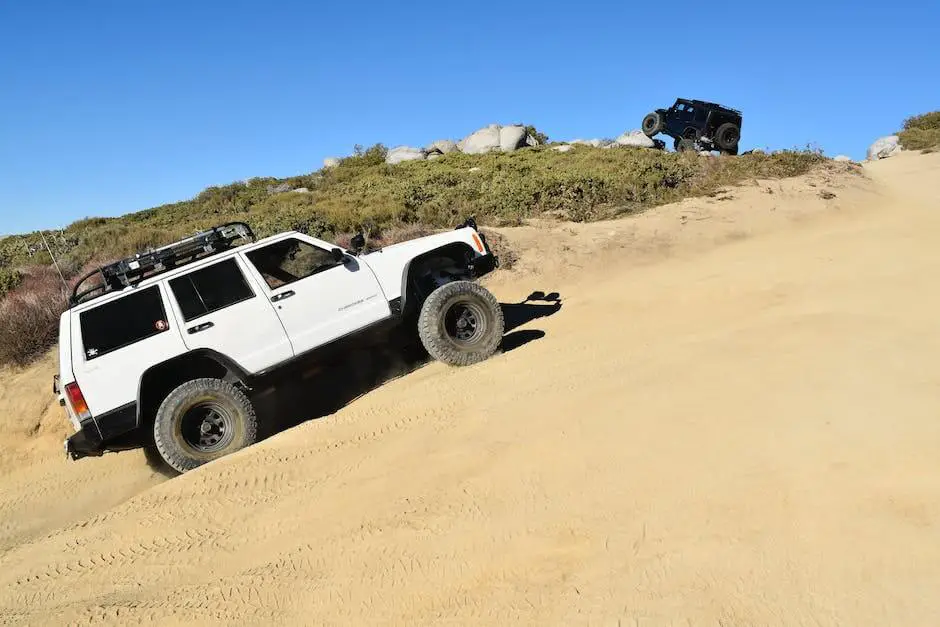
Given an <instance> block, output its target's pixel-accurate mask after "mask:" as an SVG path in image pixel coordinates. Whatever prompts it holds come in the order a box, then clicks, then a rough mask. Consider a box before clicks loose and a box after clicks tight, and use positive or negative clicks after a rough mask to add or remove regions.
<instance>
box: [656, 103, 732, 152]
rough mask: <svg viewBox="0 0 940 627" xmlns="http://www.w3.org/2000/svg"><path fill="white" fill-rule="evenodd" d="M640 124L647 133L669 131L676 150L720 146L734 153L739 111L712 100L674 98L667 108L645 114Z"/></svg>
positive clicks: (724, 150) (711, 148)
mask: <svg viewBox="0 0 940 627" xmlns="http://www.w3.org/2000/svg"><path fill="white" fill-rule="evenodd" d="M642 128H643V132H644V133H645V134H646V136H647V137H653V136H654V135H657V134H659V133H663V134H665V135H669V136H670V137H672V138H673V139H674V140H675V141H674V143H673V147H674V148H675V149H676V150H677V151H686V150H695V151H699V150H720V151H721V153H722V154H729V155H736V154H738V141H739V140H740V139H741V112H740V111H738V110H737V109H732V108H730V107H725V106H722V105H720V104H715V103H714V102H705V101H704V100H687V99H685V98H677V99H676V102H675V104H673V105H672V106H671V107H669V108H668V109H656V110H655V111H653V112H652V113H649V114H647V116H646V117H645V118H643V125H642Z"/></svg>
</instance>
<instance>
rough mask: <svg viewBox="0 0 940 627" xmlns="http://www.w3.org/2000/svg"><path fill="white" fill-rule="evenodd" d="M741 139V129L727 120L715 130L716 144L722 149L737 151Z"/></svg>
mask: <svg viewBox="0 0 940 627" xmlns="http://www.w3.org/2000/svg"><path fill="white" fill-rule="evenodd" d="M739 139H741V129H739V128H738V127H737V126H735V125H734V124H732V123H731V122H725V123H724V124H722V125H721V126H719V127H718V130H717V131H715V145H716V146H718V148H719V149H720V150H725V151H731V150H734V151H735V152H737V149H738V140H739Z"/></svg>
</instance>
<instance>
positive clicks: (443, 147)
mask: <svg viewBox="0 0 940 627" xmlns="http://www.w3.org/2000/svg"><path fill="white" fill-rule="evenodd" d="M425 150H427V152H428V154H431V153H432V152H434V151H435V150H436V151H438V152H440V153H441V154H442V155H446V154H447V153H449V152H457V150H458V148H457V142H455V141H452V140H449V139H439V140H437V141H436V142H431V143H430V144H428V147H427V148H425Z"/></svg>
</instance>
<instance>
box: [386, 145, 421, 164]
mask: <svg viewBox="0 0 940 627" xmlns="http://www.w3.org/2000/svg"><path fill="white" fill-rule="evenodd" d="M426 158H427V153H426V152H424V150H423V149H421V148H412V147H411V146H396V147H395V148H392V149H391V150H389V151H388V154H386V155H385V163H387V164H389V165H395V164H396V163H401V162H402V161H420V160H422V159H426Z"/></svg>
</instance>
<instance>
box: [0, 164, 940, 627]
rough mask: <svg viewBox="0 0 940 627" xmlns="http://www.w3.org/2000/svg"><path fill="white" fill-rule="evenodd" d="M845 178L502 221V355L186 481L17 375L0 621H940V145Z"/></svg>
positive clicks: (319, 423) (498, 289)
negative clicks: (75, 437)
mask: <svg viewBox="0 0 940 627" xmlns="http://www.w3.org/2000/svg"><path fill="white" fill-rule="evenodd" d="M856 170H857V169H853V168H851V167H849V166H839V167H835V166H834V167H832V168H830V169H828V170H825V171H820V172H817V173H814V174H813V175H811V176H808V177H802V178H800V179H793V180H788V181H782V182H780V181H777V182H765V181H757V182H754V184H752V185H748V186H742V187H739V188H733V189H731V190H729V191H728V192H727V193H725V194H721V195H718V196H716V197H713V198H706V199H693V200H687V201H685V202H683V203H680V204H677V205H671V206H667V207H662V208H660V209H657V210H655V211H651V212H649V213H646V214H644V215H642V216H638V217H636V218H631V219H625V220H620V221H617V222H609V223H601V224H588V225H557V224H555V225H551V224H544V223H541V224H539V223H537V224H533V225H531V226H527V227H524V228H518V229H504V230H502V233H503V235H505V237H506V238H507V239H509V240H511V241H512V242H513V243H514V244H515V245H516V246H518V247H519V248H520V250H522V251H524V252H523V254H522V258H521V259H520V261H519V263H518V264H517V267H516V268H515V269H514V270H513V271H511V272H504V273H499V274H497V275H496V276H494V277H492V279H491V280H490V286H491V287H492V289H493V291H494V293H496V295H497V296H498V297H499V298H500V299H501V300H502V301H503V302H505V303H510V304H511V303H520V302H521V301H523V300H525V298H526V296H528V295H529V294H530V293H532V292H534V291H542V292H544V293H551V292H556V293H557V294H558V295H559V296H560V299H561V306H560V307H557V306H552V305H550V304H545V303H542V304H539V306H541V307H543V309H542V310H539V311H538V312H537V313H538V314H539V315H538V316H537V317H535V316H528V317H531V318H532V319H531V320H528V321H526V322H525V323H524V324H522V325H521V326H519V327H518V328H517V329H515V330H513V331H512V332H511V334H510V336H511V338H510V339H508V340H507V342H508V343H507V348H510V349H511V350H507V351H506V352H505V353H504V354H502V355H499V356H497V357H496V358H494V359H492V360H490V361H488V362H486V363H483V364H479V365H477V366H474V367H471V368H466V369H448V368H446V367H444V366H441V365H440V364H429V365H427V366H425V367H423V368H420V369H419V370H417V371H416V372H413V373H411V374H408V375H406V376H403V377H400V378H397V379H395V380H393V381H390V382H388V383H386V384H384V385H382V386H381V387H380V388H378V389H376V390H374V391H373V392H371V393H369V394H367V395H365V396H363V397H361V398H359V399H357V400H356V401H354V402H352V403H350V404H349V405H348V406H346V407H345V408H343V409H342V410H340V411H339V412H337V413H335V414H333V415H331V416H328V417H325V418H322V419H318V420H313V421H309V422H306V423H303V424H301V425H300V426H298V427H295V428H293V429H290V430H287V431H284V432H282V433H279V434H277V435H275V436H272V437H271V438H269V439H267V440H265V441H264V442H262V443H260V444H258V445H256V446H254V447H251V448H250V449H247V450H244V451H242V452H240V453H238V454H236V455H233V456H230V457H228V458H225V459H222V460H219V461H218V462H215V463H212V464H209V465H207V466H205V467H202V468H200V469H198V470H196V471H193V472H191V473H189V474H187V475H185V476H183V477H179V478H175V479H171V480H167V479H165V478H164V477H163V476H162V475H160V474H158V473H156V472H155V471H153V470H152V469H151V468H150V467H149V466H148V465H147V464H146V463H145V460H144V457H143V455H142V454H140V453H137V452H128V453H121V454H117V455H109V456H105V457H103V458H101V459H92V460H83V461H81V462H78V463H72V464H69V463H66V461H65V460H64V457H63V455H62V454H61V436H62V434H63V433H64V432H65V428H64V423H62V424H60V423H58V422H56V421H57V420H58V419H59V418H60V416H59V415H58V413H57V411H58V409H59V408H58V407H57V406H55V405H51V406H50V403H49V402H50V401H51V397H49V396H48V390H47V388H48V384H49V377H51V370H52V361H51V360H47V361H46V362H43V363H40V364H38V365H37V366H35V367H34V368H32V369H30V370H29V371H27V372H23V373H17V374H15V375H14V374H12V373H4V374H3V375H2V379H0V381H2V385H3V392H2V393H0V421H2V422H0V425H2V426H3V431H4V435H3V436H2V437H3V438H4V439H3V440H2V441H0V445H2V446H3V449H4V452H3V453H2V455H3V462H2V463H0V516H2V523H0V620H2V621H3V622H4V623H10V624H65V623H76V624H92V623H99V622H104V623H114V624H138V623H142V622H151V623H155V624H160V625H174V624H194V625H208V624H239V625H246V624H280V625H297V624H337V623H342V624H360V625H361V624H377V623H381V624H388V623H392V624H397V623H402V624H415V623H417V624H428V623H457V624H496V623H500V624H501V623H511V624H520V623H522V624H537V625H546V624H564V625H569V624H583V623H591V624H594V623H599V624H611V625H614V624H623V625H637V624H639V625H647V624H648V625H671V624H695V625H793V624H812V625H847V624H851V625H869V624H870V625H886V624H900V625H932V624H937V623H938V622H940V595H937V593H936V590H937V589H938V586H940V523H938V521H940V472H938V471H940V461H938V460H940V458H938V456H937V450H938V446H940V420H938V416H940V375H938V374H937V369H936V360H937V355H940V333H938V331H937V330H938V320H940V290H938V289H937V282H938V279H937V277H938V276H940V212H938V211H937V208H938V201H940V156H938V155H926V156H921V155H912V154H902V155H901V156H899V157H895V158H892V159H890V160H886V161H883V162H878V163H874V164H870V165H866V166H865V168H864V171H863V172H859V171H856ZM821 192H828V193H826V194H821ZM830 194H835V196H834V197H831V196H830Z"/></svg>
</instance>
